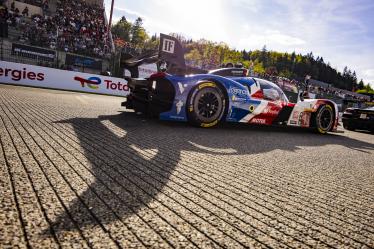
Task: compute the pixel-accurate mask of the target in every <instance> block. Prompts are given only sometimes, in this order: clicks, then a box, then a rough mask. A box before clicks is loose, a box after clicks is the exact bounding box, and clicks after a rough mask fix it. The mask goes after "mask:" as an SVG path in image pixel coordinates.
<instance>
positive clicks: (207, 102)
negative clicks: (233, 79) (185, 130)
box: [194, 88, 223, 123]
mask: <svg viewBox="0 0 374 249" xmlns="http://www.w3.org/2000/svg"><path fill="white" fill-rule="evenodd" d="M222 106H223V105H222V97H221V96H220V94H219V93H218V91H217V90H215V89H212V88H206V89H203V90H201V91H200V92H198V94H197V95H196V98H195V101H194V110H195V113H196V116H197V118H198V119H200V120H201V121H202V122H207V123H208V122H212V121H215V120H217V119H218V118H219V116H220V114H221V112H222Z"/></svg>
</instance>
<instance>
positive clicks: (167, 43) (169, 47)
mask: <svg viewBox="0 0 374 249" xmlns="http://www.w3.org/2000/svg"><path fill="white" fill-rule="evenodd" d="M174 48H175V41H173V40H169V39H164V41H163V43H162V51H163V52H166V53H170V54H174Z"/></svg>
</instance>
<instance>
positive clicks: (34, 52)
mask: <svg viewBox="0 0 374 249" xmlns="http://www.w3.org/2000/svg"><path fill="white" fill-rule="evenodd" d="M0 4H1V10H0V13H1V15H0V19H1V20H0V23H2V25H3V29H7V32H3V34H4V35H5V37H3V38H2V40H1V58H0V59H1V60H5V61H12V62H18V63H25V64H31V65H39V66H45V67H54V68H61V69H67V70H76V71H82V72H88V73H100V72H102V71H105V70H107V69H108V68H109V67H110V60H111V57H112V52H113V49H114V45H113V40H112V37H111V34H109V36H108V34H107V27H108V21H107V18H106V15H105V10H104V4H103V1H102V0H19V1H14V0H5V1H1V0H0ZM5 26H7V27H5Z"/></svg>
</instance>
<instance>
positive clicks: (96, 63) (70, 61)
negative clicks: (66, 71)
mask: <svg viewBox="0 0 374 249" xmlns="http://www.w3.org/2000/svg"><path fill="white" fill-rule="evenodd" d="M65 64H66V65H71V66H78V67H86V68H92V69H97V70H100V71H101V70H102V64H103V62H102V61H101V60H100V59H93V58H89V57H84V56H79V55H73V54H66V60H65Z"/></svg>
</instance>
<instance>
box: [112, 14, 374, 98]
mask: <svg viewBox="0 0 374 249" xmlns="http://www.w3.org/2000/svg"><path fill="white" fill-rule="evenodd" d="M111 30H112V34H113V36H114V37H115V41H117V42H116V44H117V45H118V47H121V46H124V44H126V45H127V46H132V47H134V48H138V49H146V50H149V49H157V48H158V44H159V36H158V35H157V34H154V35H152V36H150V35H149V34H148V33H147V31H146V30H145V28H144V27H143V20H142V18H140V17H139V18H137V19H136V20H135V21H134V22H131V21H128V20H127V19H126V17H122V18H121V19H120V20H119V21H118V22H117V23H116V24H114V25H113V26H112V29H111ZM171 35H172V36H175V37H177V38H178V39H179V40H180V41H181V42H182V43H183V45H184V47H185V58H186V61H187V64H189V65H190V66H195V67H199V68H202V69H213V68H217V67H219V66H220V65H222V64H225V63H228V62H232V63H241V64H243V65H244V67H246V68H249V69H250V70H251V71H252V72H253V73H256V74H260V75H272V76H281V77H286V78H289V79H297V80H303V79H304V77H305V76H306V75H310V76H311V77H312V78H313V79H316V80H319V81H322V82H326V83H328V84H331V85H332V86H334V87H337V88H340V89H345V90H349V91H356V90H361V91H360V92H365V91H367V92H370V91H373V89H371V87H370V85H369V84H365V83H364V82H363V80H362V79H361V80H360V81H358V79H357V75H356V72H355V71H354V70H351V69H349V68H348V67H345V68H344V70H343V72H339V71H338V70H337V69H336V68H333V67H332V66H331V65H330V63H328V62H325V61H324V59H323V57H320V56H317V57H316V56H314V55H313V53H312V52H310V53H308V54H306V55H302V54H300V53H298V54H296V53H295V52H293V53H283V52H277V51H271V50H268V49H267V48H266V46H264V47H263V48H262V49H258V50H242V51H239V50H236V49H232V48H230V47H229V46H228V45H227V44H225V43H222V42H221V43H217V42H212V41H208V40H205V39H201V40H198V41H194V40H192V39H186V38H185V37H183V36H181V35H179V34H175V33H172V34H171Z"/></svg>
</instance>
